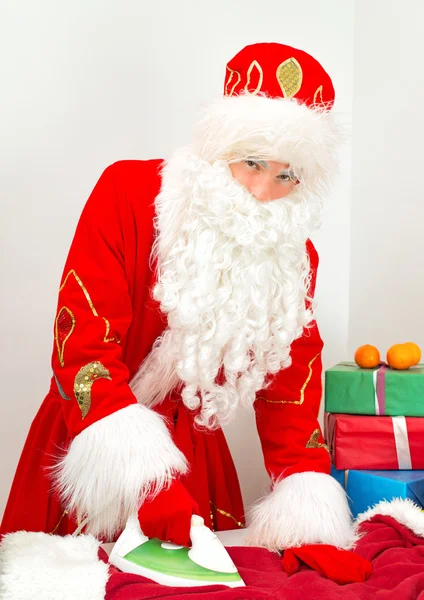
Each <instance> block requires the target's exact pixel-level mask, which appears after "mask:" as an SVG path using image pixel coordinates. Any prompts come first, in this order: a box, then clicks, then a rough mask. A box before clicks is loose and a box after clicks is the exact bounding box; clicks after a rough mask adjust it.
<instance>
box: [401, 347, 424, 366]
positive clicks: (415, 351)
mask: <svg viewBox="0 0 424 600" xmlns="http://www.w3.org/2000/svg"><path fill="white" fill-rule="evenodd" d="M404 346H406V347H407V348H408V349H409V352H410V353H411V358H412V360H413V363H412V364H413V365H417V364H418V363H419V362H420V360H421V348H420V347H419V346H418V344H414V342H406V344H404Z"/></svg>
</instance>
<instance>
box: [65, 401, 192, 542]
mask: <svg viewBox="0 0 424 600" xmlns="http://www.w3.org/2000/svg"><path fill="white" fill-rule="evenodd" d="M186 470H187V465H186V461H185V458H184V455H183V454H182V453H181V452H180V451H179V450H178V448H177V447H176V446H175V444H174V442H173V441H172V439H171V435H170V433H169V431H168V429H167V427H166V425H165V423H164V421H163V419H162V418H161V417H160V416H159V415H158V414H157V413H155V412H154V411H153V410H151V409H149V408H146V407H145V406H142V405H141V404H132V405H131V406H127V407H126V408H123V409H121V410H118V411H117V412H115V413H113V414H111V415H109V416H107V417H105V418H104V419H101V420H100V421H97V422H96V423H94V424H93V425H90V426H89V427H87V429H85V430H84V431H83V432H81V433H80V434H79V435H77V437H76V438H75V439H74V440H73V441H72V443H71V445H70V447H69V450H68V452H67V454H66V455H65V456H64V457H63V458H62V459H61V460H60V462H59V463H58V465H57V467H56V471H55V479H56V482H55V483H56V486H57V488H58V490H59V493H60V495H61V497H62V500H63V503H64V506H65V507H67V509H68V510H69V511H75V512H76V514H77V516H78V517H79V519H81V520H82V519H88V523H87V529H86V531H87V532H88V533H91V534H92V535H94V536H96V537H102V538H103V539H104V540H105V541H109V540H113V537H114V534H115V533H116V532H118V531H119V530H121V529H123V528H124V526H125V523H126V521H127V519H128V517H129V516H130V515H131V514H133V513H135V512H137V510H138V508H139V506H140V504H141V503H142V502H143V500H144V499H145V498H146V496H147V495H149V494H152V493H157V492H158V491H160V490H161V489H162V488H164V487H166V486H167V485H168V484H169V483H170V481H171V479H172V478H173V477H174V476H175V475H176V474H178V473H184V472H185V471H186Z"/></svg>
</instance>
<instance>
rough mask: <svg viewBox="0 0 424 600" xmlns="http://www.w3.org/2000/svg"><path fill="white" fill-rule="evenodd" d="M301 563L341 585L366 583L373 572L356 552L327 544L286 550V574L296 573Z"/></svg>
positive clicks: (284, 555)
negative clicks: (357, 582) (358, 582)
mask: <svg viewBox="0 0 424 600" xmlns="http://www.w3.org/2000/svg"><path fill="white" fill-rule="evenodd" d="M300 561H302V562H303V563H305V564H307V565H308V566H309V567H311V568H312V569H314V570H315V571H318V573H321V574H322V575H324V576H325V577H328V579H331V580H332V581H335V582H336V583H338V584H340V585H343V584H345V583H354V582H356V581H366V580H367V579H368V577H369V576H370V575H371V572H372V565H371V563H370V562H369V561H368V560H366V559H365V558H362V556H359V554H356V552H352V551H351V550H340V549H339V548H336V547H335V546H329V545H327V544H309V545H306V546H301V547H300V548H288V549H287V550H284V554H283V559H282V562H283V569H284V570H285V572H286V573H288V574H289V575H293V573H296V572H297V571H298V570H299V568H300Z"/></svg>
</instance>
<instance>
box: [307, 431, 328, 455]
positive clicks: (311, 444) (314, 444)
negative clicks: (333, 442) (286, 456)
mask: <svg viewBox="0 0 424 600" xmlns="http://www.w3.org/2000/svg"><path fill="white" fill-rule="evenodd" d="M320 437H321V431H320V430H319V429H315V431H314V432H313V433H312V435H311V437H310V438H309V441H308V443H307V444H306V446H305V448H324V450H327V452H328V454H330V449H329V448H328V446H327V444H322V443H321V442H319V441H318V440H319V438H320Z"/></svg>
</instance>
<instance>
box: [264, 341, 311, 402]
mask: <svg viewBox="0 0 424 600" xmlns="http://www.w3.org/2000/svg"><path fill="white" fill-rule="evenodd" d="M320 354H321V352H318V354H316V355H315V356H314V358H313V359H312V360H311V361H309V363H308V368H309V373H308V376H307V378H306V380H305V382H304V384H303V385H302V387H301V388H300V399H299V400H268V398H265V397H264V396H258V397H257V399H258V400H265V402H268V403H269V404H303V401H304V400H305V390H306V388H307V386H308V383H309V382H310V380H311V377H312V364H313V363H314V361H315V360H316V359H317V358H318V356H319V355H320Z"/></svg>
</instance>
